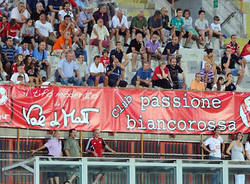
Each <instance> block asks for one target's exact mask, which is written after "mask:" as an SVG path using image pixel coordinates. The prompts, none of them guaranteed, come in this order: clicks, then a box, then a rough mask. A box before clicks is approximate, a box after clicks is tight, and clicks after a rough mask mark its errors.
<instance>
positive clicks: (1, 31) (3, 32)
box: [0, 16, 9, 42]
mask: <svg viewBox="0 0 250 184" xmlns="http://www.w3.org/2000/svg"><path fill="white" fill-rule="evenodd" d="M8 24H9V23H8V17H6V16H3V17H2V20H1V21H0V38H1V39H0V41H2V42H6V39H7V26H8Z"/></svg>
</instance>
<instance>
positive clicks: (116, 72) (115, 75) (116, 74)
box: [106, 64, 122, 80]
mask: <svg viewBox="0 0 250 184" xmlns="http://www.w3.org/2000/svg"><path fill="white" fill-rule="evenodd" d="M113 67H114V66H113V65H112V64H110V65H108V66H107V68H106V70H107V72H109V71H110V70H112V68H113ZM121 74H122V69H121V67H119V66H116V67H115V69H114V70H113V72H112V73H111V74H110V75H109V78H111V79H113V80H118V79H119V77H120V76H121Z"/></svg>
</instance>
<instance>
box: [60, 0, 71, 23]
mask: <svg viewBox="0 0 250 184" xmlns="http://www.w3.org/2000/svg"><path fill="white" fill-rule="evenodd" d="M66 15H68V16H70V18H71V19H74V15H73V13H72V12H71V10H70V4H69V2H64V5H63V9H61V10H60V11H59V12H58V18H59V21H60V22H62V21H63V20H64V17H65V16H66Z"/></svg>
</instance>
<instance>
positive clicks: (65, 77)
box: [57, 50, 82, 86]
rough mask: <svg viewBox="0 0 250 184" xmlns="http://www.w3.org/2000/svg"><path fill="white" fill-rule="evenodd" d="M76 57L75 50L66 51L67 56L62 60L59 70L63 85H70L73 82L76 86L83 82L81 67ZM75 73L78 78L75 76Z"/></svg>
mask: <svg viewBox="0 0 250 184" xmlns="http://www.w3.org/2000/svg"><path fill="white" fill-rule="evenodd" d="M73 59H74V52H73V51H72V50H67V51H66V58H64V59H62V60H60V62H59V64H58V68H57V71H58V73H59V75H60V77H59V78H60V79H59V80H60V82H61V83H62V85H66V86H67V85H68V83H72V84H73V85H74V86H79V85H80V83H81V80H82V79H81V77H80V72H79V67H78V65H77V64H76V62H75V61H74V60H73ZM75 73H76V76H77V78H76V77H75Z"/></svg>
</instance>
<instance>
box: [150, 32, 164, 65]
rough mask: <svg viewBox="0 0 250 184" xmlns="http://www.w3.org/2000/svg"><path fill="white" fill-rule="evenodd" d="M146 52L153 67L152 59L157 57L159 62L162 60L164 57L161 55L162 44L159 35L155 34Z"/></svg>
mask: <svg viewBox="0 0 250 184" xmlns="http://www.w3.org/2000/svg"><path fill="white" fill-rule="evenodd" d="M146 51H147V61H148V62H149V63H150V65H151V58H152V57H156V58H157V60H162V59H163V56H162V54H161V44H160V42H159V41H158V35H157V34H156V33H153V35H152V37H151V40H149V41H147V43H146Z"/></svg>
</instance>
